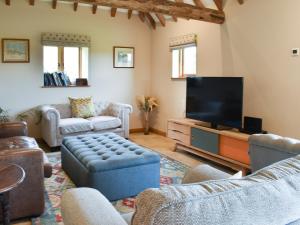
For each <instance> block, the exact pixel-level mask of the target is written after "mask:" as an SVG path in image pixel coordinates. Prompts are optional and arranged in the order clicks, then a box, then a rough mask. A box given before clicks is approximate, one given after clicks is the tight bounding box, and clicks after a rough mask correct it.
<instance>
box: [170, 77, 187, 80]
mask: <svg viewBox="0 0 300 225" xmlns="http://www.w3.org/2000/svg"><path fill="white" fill-rule="evenodd" d="M171 80H186V77H171Z"/></svg>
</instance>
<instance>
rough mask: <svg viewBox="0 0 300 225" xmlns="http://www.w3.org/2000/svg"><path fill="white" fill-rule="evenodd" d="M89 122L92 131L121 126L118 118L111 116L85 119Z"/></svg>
mask: <svg viewBox="0 0 300 225" xmlns="http://www.w3.org/2000/svg"><path fill="white" fill-rule="evenodd" d="M87 120H89V121H91V123H92V125H93V129H94V130H96V131H97V130H107V129H113V128H117V127H119V126H121V124H122V122H121V120H120V119H119V118H117V117H113V116H95V117H90V118H87Z"/></svg>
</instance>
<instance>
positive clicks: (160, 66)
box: [151, 19, 223, 131]
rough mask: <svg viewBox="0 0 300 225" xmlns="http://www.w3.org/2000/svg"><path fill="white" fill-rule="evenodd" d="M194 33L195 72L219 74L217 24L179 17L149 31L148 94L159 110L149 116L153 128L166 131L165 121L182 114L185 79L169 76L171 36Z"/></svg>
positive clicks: (179, 116)
mask: <svg viewBox="0 0 300 225" xmlns="http://www.w3.org/2000/svg"><path fill="white" fill-rule="evenodd" d="M189 33H196V34H197V36H198V40H197V42H198V45H197V46H198V47H197V59H198V60H197V74H201V75H205V76H222V74H223V72H222V51H221V39H220V37H221V28H220V25H217V24H211V23H205V22H199V21H192V20H191V21H187V20H181V19H180V20H178V22H177V23H174V22H168V23H167V25H166V27H158V29H157V30H156V31H154V32H152V79H151V93H152V94H153V95H154V96H156V97H157V98H158V100H159V103H160V107H159V109H158V112H157V113H156V114H155V115H153V116H152V122H153V124H154V127H155V128H156V129H159V130H162V131H166V126H167V120H168V119H170V118H183V117H184V116H185V97H186V81H185V80H184V79H178V80H172V79H171V52H170V51H169V41H170V38H171V37H176V36H180V35H184V34H189Z"/></svg>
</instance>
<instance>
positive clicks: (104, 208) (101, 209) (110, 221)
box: [61, 188, 127, 225]
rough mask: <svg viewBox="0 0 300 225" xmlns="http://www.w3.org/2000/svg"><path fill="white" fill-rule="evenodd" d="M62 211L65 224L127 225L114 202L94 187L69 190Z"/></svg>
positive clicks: (65, 195) (62, 201) (62, 204)
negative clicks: (113, 204)
mask: <svg viewBox="0 0 300 225" xmlns="http://www.w3.org/2000/svg"><path fill="white" fill-rule="evenodd" d="M61 211H62V217H63V221H64V224H65V225H127V223H126V222H125V220H124V219H123V218H122V216H121V215H120V214H119V213H118V212H117V211H116V209H115V208H114V207H113V206H112V204H111V203H110V202H109V201H108V200H107V199H106V198H105V197H104V196H103V195H102V194H101V193H100V192H99V191H97V190H95V189H92V188H74V189H69V190H67V191H66V192H65V193H64V194H63V196H62V200H61Z"/></svg>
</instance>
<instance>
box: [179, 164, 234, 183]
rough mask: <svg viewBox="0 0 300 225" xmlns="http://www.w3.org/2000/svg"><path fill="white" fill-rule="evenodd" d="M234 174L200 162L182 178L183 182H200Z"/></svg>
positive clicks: (224, 177)
mask: <svg viewBox="0 0 300 225" xmlns="http://www.w3.org/2000/svg"><path fill="white" fill-rule="evenodd" d="M231 176H232V175H230V174H228V173H225V172H223V171H221V170H218V169H215V168H213V167H211V166H209V165H207V164H200V165H198V166H196V167H195V168H193V169H191V170H189V171H188V172H187V173H186V174H185V175H184V177H183V179H182V184H190V183H198V182H202V181H208V180H221V179H227V178H229V177H231Z"/></svg>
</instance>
